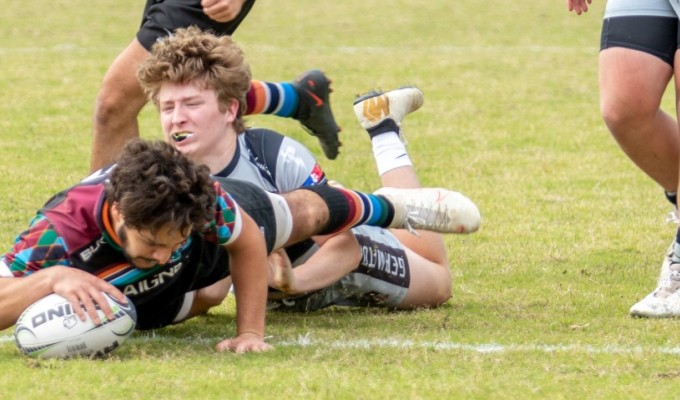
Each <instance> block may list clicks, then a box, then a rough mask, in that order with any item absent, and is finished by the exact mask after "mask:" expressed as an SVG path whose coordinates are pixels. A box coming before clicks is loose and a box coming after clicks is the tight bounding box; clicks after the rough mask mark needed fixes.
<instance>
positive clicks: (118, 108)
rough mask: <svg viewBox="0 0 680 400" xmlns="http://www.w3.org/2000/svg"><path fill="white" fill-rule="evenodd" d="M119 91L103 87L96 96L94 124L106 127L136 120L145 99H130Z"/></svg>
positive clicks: (108, 86)
mask: <svg viewBox="0 0 680 400" xmlns="http://www.w3.org/2000/svg"><path fill="white" fill-rule="evenodd" d="M131 97H132V96H125V94H124V93H122V92H121V91H119V90H117V89H115V88H112V87H111V86H110V85H104V86H103V87H102V89H101V91H100V92H99V94H98V95H97V100H96V102H95V109H94V119H95V123H96V124H98V125H108V124H111V123H113V122H115V121H120V120H126V119H130V118H137V114H139V112H140V111H141V109H142V107H144V104H145V103H146V101H145V99H144V98H142V99H132V98H131Z"/></svg>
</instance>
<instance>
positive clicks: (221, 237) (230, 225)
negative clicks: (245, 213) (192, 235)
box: [203, 182, 243, 245]
mask: <svg viewBox="0 0 680 400" xmlns="http://www.w3.org/2000/svg"><path fill="white" fill-rule="evenodd" d="M213 186H214V188H215V194H216V199H215V218H214V219H213V220H212V221H210V222H209V223H208V225H207V226H206V228H205V229H204V232H203V233H204V234H205V235H206V237H210V236H213V237H214V238H215V241H216V242H217V243H219V244H221V245H226V244H229V243H231V242H232V241H234V240H236V238H238V236H239V235H240V234H241V229H242V227H243V217H242V215H241V209H240V208H239V207H238V205H237V204H236V201H234V199H233V198H232V197H231V195H230V194H229V193H227V192H226V191H225V190H224V189H223V188H222V186H221V185H220V184H219V183H218V182H214V183H213Z"/></svg>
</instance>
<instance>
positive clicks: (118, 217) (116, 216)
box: [110, 201, 125, 226]
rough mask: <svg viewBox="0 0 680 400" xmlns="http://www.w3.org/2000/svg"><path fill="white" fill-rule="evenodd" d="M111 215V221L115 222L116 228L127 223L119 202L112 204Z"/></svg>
mask: <svg viewBox="0 0 680 400" xmlns="http://www.w3.org/2000/svg"><path fill="white" fill-rule="evenodd" d="M110 213H111V221H112V222H113V225H114V226H118V225H119V223H123V222H124V221H125V218H124V217H123V213H121V212H120V205H119V204H118V202H116V201H114V202H113V203H111V208H110Z"/></svg>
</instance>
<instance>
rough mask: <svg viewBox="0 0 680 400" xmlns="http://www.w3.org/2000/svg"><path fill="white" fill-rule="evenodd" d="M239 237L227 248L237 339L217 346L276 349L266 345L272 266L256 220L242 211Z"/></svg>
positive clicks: (239, 349)
mask: <svg viewBox="0 0 680 400" xmlns="http://www.w3.org/2000/svg"><path fill="white" fill-rule="evenodd" d="M241 215H242V216H243V227H242V230H241V233H240V234H239V236H238V238H236V239H235V240H234V241H233V242H231V243H230V244H229V245H227V250H228V252H229V257H230V260H229V265H230V267H231V278H232V281H233V284H234V291H235V295H236V337H234V338H231V339H225V340H223V341H221V342H220V343H218V344H217V350H218V351H225V350H229V351H233V352H235V353H246V352H251V351H255V352H260V351H267V350H271V349H272V348H273V347H272V346H271V345H269V344H267V343H265V342H264V326H265V311H266V307H267V282H268V264H267V248H266V245H265V242H264V237H263V236H262V234H261V233H260V229H259V228H258V226H257V224H255V221H253V219H252V218H251V217H250V216H249V215H247V214H246V213H245V212H242V213H241Z"/></svg>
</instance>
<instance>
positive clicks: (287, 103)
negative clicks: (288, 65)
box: [276, 82, 300, 117]
mask: <svg viewBox="0 0 680 400" xmlns="http://www.w3.org/2000/svg"><path fill="white" fill-rule="evenodd" d="M280 86H281V90H282V91H283V101H282V102H281V107H279V109H278V110H277V111H276V115H278V116H280V117H292V116H293V115H294V114H295V112H296V111H297V109H298V103H299V101H300V100H299V98H298V93H297V91H296V90H295V88H294V87H293V85H292V84H290V83H287V82H286V83H282V84H281V85H280Z"/></svg>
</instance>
